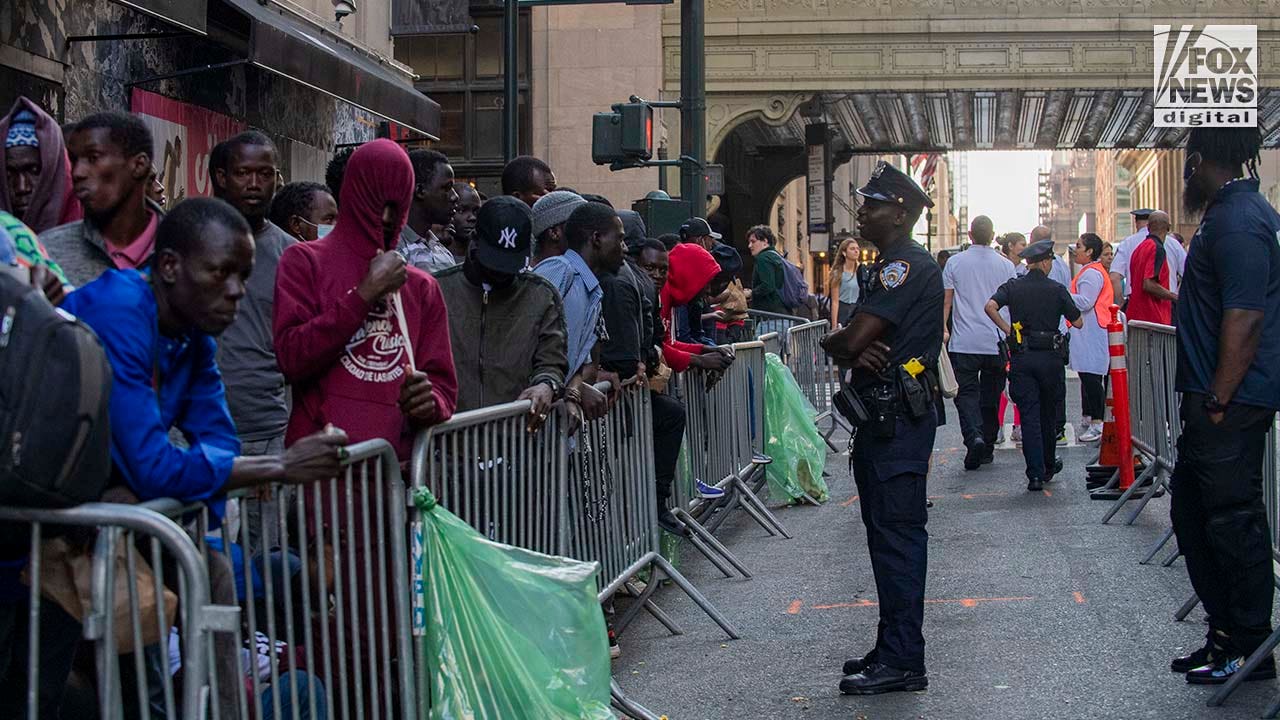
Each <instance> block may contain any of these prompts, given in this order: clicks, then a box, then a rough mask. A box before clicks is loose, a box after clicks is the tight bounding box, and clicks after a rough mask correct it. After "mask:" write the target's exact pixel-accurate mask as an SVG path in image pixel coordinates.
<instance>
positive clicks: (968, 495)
mask: <svg viewBox="0 0 1280 720" xmlns="http://www.w3.org/2000/svg"><path fill="white" fill-rule="evenodd" d="M1008 494H1009V493H1002V492H991V493H965V494H963V495H961V496H960V497H962V498H964V499H965V500H972V499H974V498H980V497H1004V496H1005V495H1008Z"/></svg>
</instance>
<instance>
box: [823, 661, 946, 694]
mask: <svg viewBox="0 0 1280 720" xmlns="http://www.w3.org/2000/svg"><path fill="white" fill-rule="evenodd" d="M927 687H929V678H928V677H927V676H926V675H925V674H924V673H918V672H912V671H911V670H899V669H898V668H891V667H889V666H888V665H882V664H880V663H878V662H873V663H871V664H870V665H868V666H867V667H866V668H864V669H863V670H862V672H860V673H855V674H853V675H847V676H845V678H844V679H843V680H841V681H840V692H842V693H844V694H845V695H879V694H880V693H887V692H915V691H917V690H924V689H925V688H927Z"/></svg>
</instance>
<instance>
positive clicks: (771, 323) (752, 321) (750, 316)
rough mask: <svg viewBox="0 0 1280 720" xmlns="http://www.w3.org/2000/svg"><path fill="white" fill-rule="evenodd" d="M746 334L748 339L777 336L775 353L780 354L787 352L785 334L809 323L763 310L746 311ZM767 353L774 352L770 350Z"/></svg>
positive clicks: (797, 317)
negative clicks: (770, 335)
mask: <svg viewBox="0 0 1280 720" xmlns="http://www.w3.org/2000/svg"><path fill="white" fill-rule="evenodd" d="M747 321H748V326H747V328H746V329H747V333H748V336H749V337H763V336H765V335H768V334H770V333H777V335H778V341H779V343H780V344H779V345H778V349H777V352H778V353H779V354H782V353H784V352H786V351H787V349H788V347H789V345H788V343H787V333H788V332H789V331H790V330H791V328H793V327H796V326H799V325H804V324H805V323H807V322H809V319H808V318H803V317H800V316H798V315H784V314H781V313H772V312H766V311H764V310H748V311H747ZM769 352H774V351H773V350H770V351H769Z"/></svg>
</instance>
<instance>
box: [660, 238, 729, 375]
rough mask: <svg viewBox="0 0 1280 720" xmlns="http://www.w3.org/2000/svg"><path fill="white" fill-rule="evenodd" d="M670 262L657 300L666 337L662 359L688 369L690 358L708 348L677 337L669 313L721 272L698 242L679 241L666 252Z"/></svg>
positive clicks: (680, 368)
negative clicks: (669, 251)
mask: <svg viewBox="0 0 1280 720" xmlns="http://www.w3.org/2000/svg"><path fill="white" fill-rule="evenodd" d="M668 261H669V262H670V264H671V267H670V269H669V270H668V271H667V284H666V285H663V286H662V293H661V295H660V299H659V303H660V304H661V305H662V327H663V328H664V330H665V332H666V341H665V342H663V343H662V359H663V360H665V361H666V362H667V365H670V366H671V369H672V370H675V371H676V372H684V371H685V370H688V369H689V358H690V356H692V355H700V354H702V353H704V352H706V351H707V348H706V347H705V346H703V345H696V344H693V343H686V342H680V341H679V340H676V335H675V330H674V328H673V327H672V322H671V313H672V311H673V310H675V308H677V307H680V306H681V305H688V304H689V302H690V301H692V300H693V299H694V298H695V297H697V296H698V293H700V292H702V289H703V288H705V287H706V286H707V283H709V282H711V279H712V278H714V277H715V276H716V275H717V274H719V273H720V266H719V265H718V264H717V263H716V260H715V258H713V257H711V253H709V252H707V251H706V250H705V249H704V248H703V247H702V246H701V245H695V244H693V243H680V244H679V245H676V246H675V247H674V248H672V250H671V254H670V255H669V256H668Z"/></svg>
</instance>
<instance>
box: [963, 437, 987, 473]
mask: <svg viewBox="0 0 1280 720" xmlns="http://www.w3.org/2000/svg"><path fill="white" fill-rule="evenodd" d="M986 454H987V444H986V443H985V442H983V441H982V438H976V439H974V441H973V442H971V443H969V450H968V452H966V453H965V454H964V469H965V470H977V469H978V468H979V467H980V466H981V465H982V458H984V457H986Z"/></svg>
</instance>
